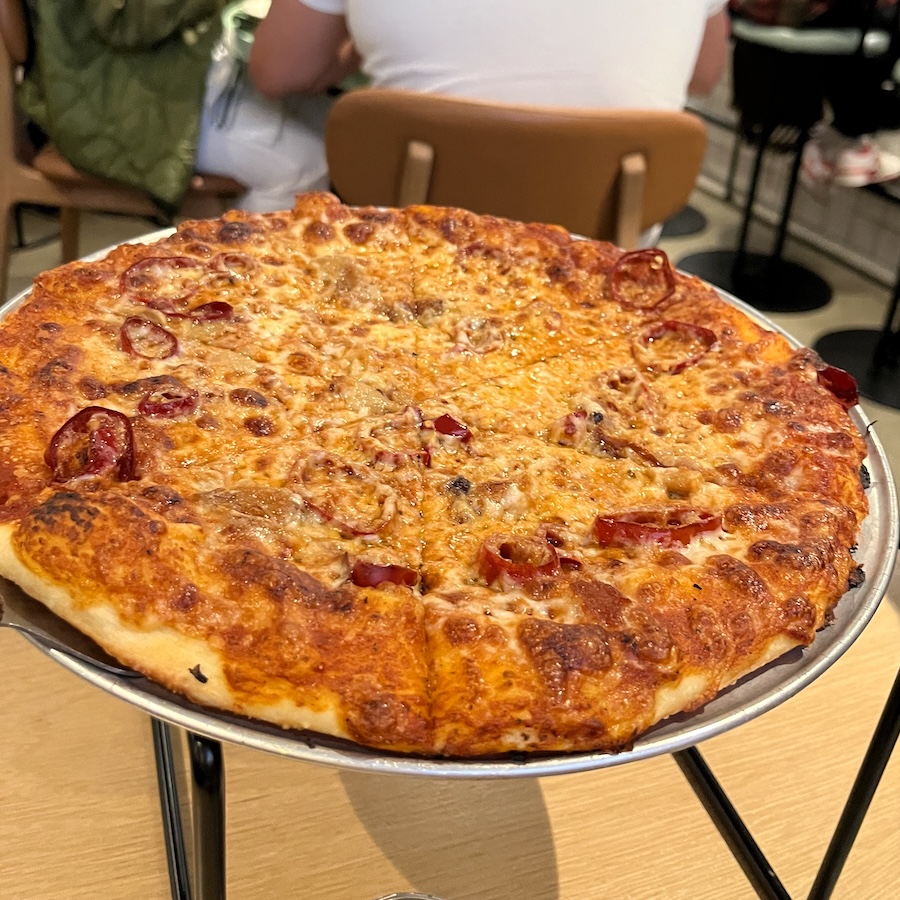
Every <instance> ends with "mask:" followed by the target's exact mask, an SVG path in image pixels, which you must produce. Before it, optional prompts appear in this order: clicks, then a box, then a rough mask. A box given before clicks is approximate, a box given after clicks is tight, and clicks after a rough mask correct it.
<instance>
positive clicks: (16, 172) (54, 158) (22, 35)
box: [0, 0, 245, 299]
mask: <svg viewBox="0 0 900 900" xmlns="http://www.w3.org/2000/svg"><path fill="white" fill-rule="evenodd" d="M0 38H2V40H0V299H2V298H4V297H5V296H6V278H7V271H8V265H9V243H10V231H9V225H10V217H11V212H12V211H13V209H14V208H15V207H16V206H17V205H18V204H22V203H33V204H39V205H42V206H52V207H58V208H59V210H60V239H61V244H62V261H63V262H68V261H70V260H73V259H77V258H78V256H79V252H78V231H79V213H80V211H81V210H93V211H97V212H110V213H121V214H124V215H132V216H146V217H148V218H152V219H158V218H159V215H160V213H159V209H158V208H157V207H156V206H155V205H154V203H153V202H152V201H151V200H150V198H149V197H148V196H147V195H146V194H145V193H143V192H142V191H140V190H138V189H136V188H131V187H128V186H125V185H122V184H120V183H118V182H114V181H111V180H108V179H104V178H98V177H96V176H93V175H88V174H87V173H85V172H81V171H79V170H77V169H75V168H73V167H72V166H71V165H70V164H69V162H68V161H67V160H66V159H65V158H64V157H63V156H61V155H60V153H59V152H58V151H57V150H56V149H55V148H54V147H53V146H52V145H47V146H44V147H43V148H42V149H41V150H39V151H38V152H37V153H35V152H33V149H32V148H31V147H30V145H29V142H28V141H27V139H26V137H25V134H24V128H23V123H22V121H21V118H20V116H19V115H18V112H17V109H16V105H15V98H14V87H15V73H16V70H17V69H18V67H20V66H22V65H24V63H25V62H26V60H27V58H28V53H29V49H30V35H29V30H28V20H27V18H26V15H25V11H24V9H23V5H22V0H0ZM244 190H245V187H244V186H243V185H242V184H240V182H237V181H235V180H234V179H232V178H226V177H224V176H220V175H202V174H199V173H198V174H197V175H196V176H195V177H194V180H193V183H192V186H191V188H190V190H189V192H188V195H187V196H186V198H185V201H184V205H183V207H182V210H181V214H182V215H185V216H193V217H203V216H211V215H218V214H220V213H221V212H222V210H223V204H224V203H227V201H229V200H231V199H233V198H234V197H237V196H238V195H240V194H242V193H243V192H244Z"/></svg>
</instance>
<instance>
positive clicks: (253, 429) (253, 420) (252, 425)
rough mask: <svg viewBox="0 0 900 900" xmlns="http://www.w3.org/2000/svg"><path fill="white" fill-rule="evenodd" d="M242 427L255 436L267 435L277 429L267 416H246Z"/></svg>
mask: <svg viewBox="0 0 900 900" xmlns="http://www.w3.org/2000/svg"><path fill="white" fill-rule="evenodd" d="M244 428H246V429H247V431H249V432H250V434H255V435H256V436H257V437H268V436H269V435H272V434H275V432H276V431H277V430H278V427H277V426H276V425H275V422H274V421H273V420H272V419H270V418H269V417H268V416H248V417H247V418H246V419H244Z"/></svg>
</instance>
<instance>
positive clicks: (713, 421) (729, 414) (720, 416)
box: [697, 406, 744, 434]
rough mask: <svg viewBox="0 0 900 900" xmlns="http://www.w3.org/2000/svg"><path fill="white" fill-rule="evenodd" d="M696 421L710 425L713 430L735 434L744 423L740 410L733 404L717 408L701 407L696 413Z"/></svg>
mask: <svg viewBox="0 0 900 900" xmlns="http://www.w3.org/2000/svg"><path fill="white" fill-rule="evenodd" d="M697 421H698V422H700V424H701V425H710V426H712V429H713V431H717V432H719V433H720V434H735V433H736V432H738V431H740V429H741V427H742V426H743V424H744V417H743V416H742V415H741V412H740V410H738V409H736V408H735V407H733V406H725V407H723V408H722V409H719V410H715V411H714V410H711V409H703V410H700V412H699V413H697Z"/></svg>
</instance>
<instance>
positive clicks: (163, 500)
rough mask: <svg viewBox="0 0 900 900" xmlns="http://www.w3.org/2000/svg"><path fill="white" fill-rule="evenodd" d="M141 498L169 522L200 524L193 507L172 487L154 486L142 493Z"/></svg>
mask: <svg viewBox="0 0 900 900" xmlns="http://www.w3.org/2000/svg"><path fill="white" fill-rule="evenodd" d="M139 498H140V500H143V501H144V503H145V504H146V505H147V507H149V509H150V510H151V511H152V512H154V513H156V514H157V515H160V516H162V517H163V518H164V519H166V520H167V521H169V522H181V523H190V524H192V525H198V524H199V523H200V520H199V519H198V518H197V516H196V514H195V513H194V511H193V509H192V508H191V506H190V505H189V504H188V503H187V502H185V499H184V497H182V496H181V494H179V493H178V492H177V491H175V490H173V489H172V488H170V487H166V486H164V485H158V484H152V485H150V486H149V487H146V488H144V489H143V490H142V491H141V493H140V494H139ZM140 500H139V501H138V502H140Z"/></svg>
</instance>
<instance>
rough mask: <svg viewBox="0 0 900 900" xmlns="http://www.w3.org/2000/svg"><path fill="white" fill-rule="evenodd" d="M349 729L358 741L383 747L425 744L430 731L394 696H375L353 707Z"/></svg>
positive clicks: (404, 703) (400, 699)
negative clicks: (416, 743)
mask: <svg viewBox="0 0 900 900" xmlns="http://www.w3.org/2000/svg"><path fill="white" fill-rule="evenodd" d="M347 729H348V731H349V732H350V733H351V734H352V735H353V736H354V738H355V739H356V740H360V741H362V742H364V743H376V744H380V745H382V746H390V745H391V744H396V743H405V742H407V741H408V740H410V739H412V740H413V741H422V740H424V739H425V736H426V732H427V726H426V725H425V723H424V722H423V721H422V718H421V716H419V715H418V714H417V713H416V712H415V711H414V710H412V709H411V708H410V706H409V704H408V703H406V702H405V701H404V700H403V699H402V698H401V697H397V696H395V695H393V694H376V695H374V696H372V697H370V698H369V699H368V700H365V701H364V702H362V703H360V704H359V705H358V706H356V707H355V708H352V709H351V710H350V711H349V712H348V714H347Z"/></svg>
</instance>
